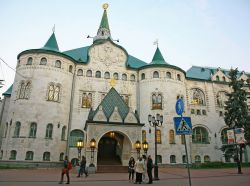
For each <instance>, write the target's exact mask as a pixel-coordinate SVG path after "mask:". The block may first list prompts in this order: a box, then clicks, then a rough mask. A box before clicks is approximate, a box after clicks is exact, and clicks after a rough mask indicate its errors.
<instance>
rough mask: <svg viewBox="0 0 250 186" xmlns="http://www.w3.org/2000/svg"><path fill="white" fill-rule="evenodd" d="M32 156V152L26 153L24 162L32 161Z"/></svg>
mask: <svg viewBox="0 0 250 186" xmlns="http://www.w3.org/2000/svg"><path fill="white" fill-rule="evenodd" d="M33 155H34V152H32V151H28V152H26V156H25V160H33Z"/></svg>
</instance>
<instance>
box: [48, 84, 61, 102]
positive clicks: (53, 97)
mask: <svg viewBox="0 0 250 186" xmlns="http://www.w3.org/2000/svg"><path fill="white" fill-rule="evenodd" d="M59 96H60V86H59V85H53V84H51V85H49V88H48V101H54V102H59Z"/></svg>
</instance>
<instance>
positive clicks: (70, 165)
mask: <svg viewBox="0 0 250 186" xmlns="http://www.w3.org/2000/svg"><path fill="white" fill-rule="evenodd" d="M68 169H69V170H71V169H72V163H71V162H69V163H68Z"/></svg>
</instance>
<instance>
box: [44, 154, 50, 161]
mask: <svg viewBox="0 0 250 186" xmlns="http://www.w3.org/2000/svg"><path fill="white" fill-rule="evenodd" d="M43 161H50V152H44V153H43Z"/></svg>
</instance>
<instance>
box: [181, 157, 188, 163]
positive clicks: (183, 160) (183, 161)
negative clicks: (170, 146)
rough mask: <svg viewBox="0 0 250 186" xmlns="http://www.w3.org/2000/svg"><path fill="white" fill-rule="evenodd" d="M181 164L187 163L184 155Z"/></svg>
mask: <svg viewBox="0 0 250 186" xmlns="http://www.w3.org/2000/svg"><path fill="white" fill-rule="evenodd" d="M182 163H187V156H186V155H183V156H182Z"/></svg>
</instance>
